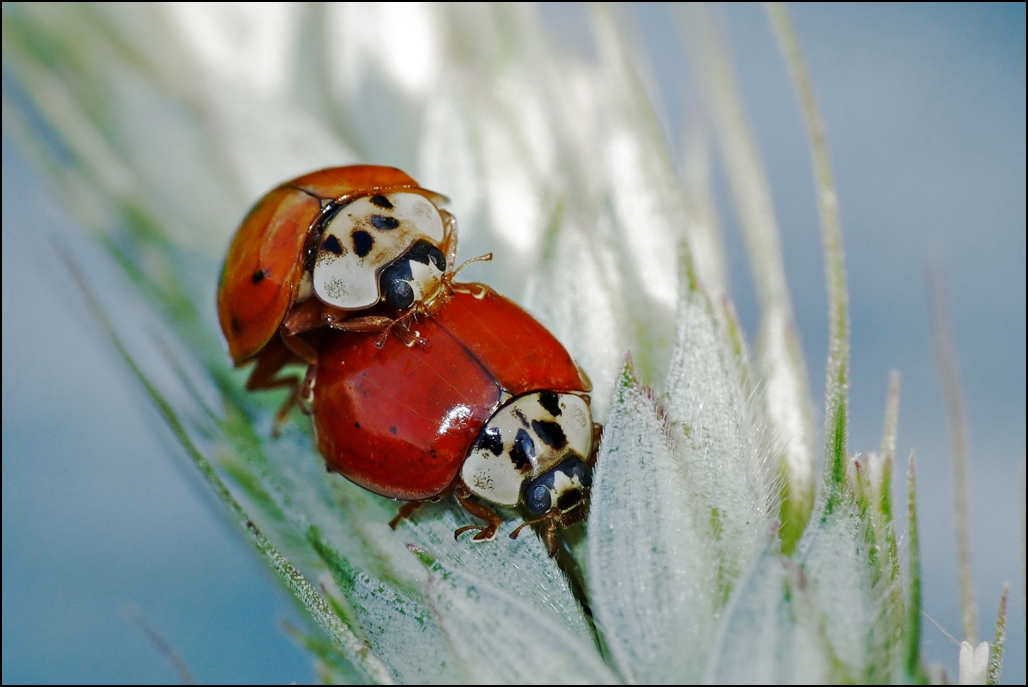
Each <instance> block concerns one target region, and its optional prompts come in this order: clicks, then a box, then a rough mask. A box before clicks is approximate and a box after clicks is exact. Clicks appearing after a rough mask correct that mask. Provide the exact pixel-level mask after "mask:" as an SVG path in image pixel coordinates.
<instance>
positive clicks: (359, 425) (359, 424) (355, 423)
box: [353, 422, 361, 429]
mask: <svg viewBox="0 0 1028 687" xmlns="http://www.w3.org/2000/svg"><path fill="white" fill-rule="evenodd" d="M353 426H354V427H356V428H357V429H360V428H361V423H359V422H354V423H353Z"/></svg>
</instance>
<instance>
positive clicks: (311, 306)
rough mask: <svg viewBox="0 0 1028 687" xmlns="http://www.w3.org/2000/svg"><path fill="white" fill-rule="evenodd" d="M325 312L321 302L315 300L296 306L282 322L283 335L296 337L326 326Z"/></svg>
mask: <svg viewBox="0 0 1028 687" xmlns="http://www.w3.org/2000/svg"><path fill="white" fill-rule="evenodd" d="M323 310H324V306H323V305H322V303H321V301H319V300H317V299H315V298H312V299H311V300H309V301H306V302H304V303H301V304H300V305H298V306H296V307H295V308H293V309H292V310H290V311H289V314H288V315H286V316H285V319H283V320H282V335H283V336H294V337H295V336H296V335H297V334H303V333H304V332H309V331H310V330H312V329H316V328H318V327H320V326H321V325H322V324H324V321H323V318H324V314H323V312H322V311H323Z"/></svg>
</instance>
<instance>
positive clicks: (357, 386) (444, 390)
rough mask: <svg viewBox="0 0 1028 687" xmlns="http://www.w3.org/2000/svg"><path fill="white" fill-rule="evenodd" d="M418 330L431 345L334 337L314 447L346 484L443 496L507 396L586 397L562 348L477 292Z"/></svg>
mask: <svg viewBox="0 0 1028 687" xmlns="http://www.w3.org/2000/svg"><path fill="white" fill-rule="evenodd" d="M460 287H461V288H462V289H464V288H468V287H471V288H472V290H473V291H474V292H475V293H474V294H471V293H461V292H459V293H457V294H455V296H454V297H453V299H452V300H450V301H449V302H448V303H446V304H445V305H444V306H443V307H442V308H441V309H440V310H439V311H437V312H436V313H435V314H434V315H433V316H432V317H428V318H425V319H423V320H421V321H419V322H418V323H416V324H415V325H414V326H413V327H412V329H415V330H417V332H418V333H419V334H420V336H422V337H423V338H425V339H426V340H427V344H426V345H425V346H424V347H421V346H419V345H413V346H407V345H405V344H404V343H403V342H402V341H401V340H400V338H399V337H397V336H392V335H391V336H390V337H389V338H388V339H387V341H386V343H385V345H384V346H383V347H382V348H376V347H375V341H376V339H377V338H378V335H377V334H355V333H350V332H346V333H338V334H334V335H333V339H332V341H331V342H330V343H329V344H328V345H327V346H326V348H325V349H324V350H323V351H322V353H321V357H320V362H319V365H318V369H317V381H316V384H315V387H314V401H313V415H314V423H315V430H316V432H317V437H318V447H319V449H320V450H321V453H322V455H323V456H324V457H325V460H326V461H328V463H329V464H330V465H331V466H332V467H333V468H334V469H336V470H337V471H339V472H340V473H341V474H342V475H343V476H345V477H346V478H347V479H349V480H351V481H353V482H355V483H357V484H359V485H361V486H362V487H365V488H366V489H369V490H371V491H373V492H375V493H378V494H381V495H383V496H388V497H391V498H397V499H403V500H409V501H410V500H419V499H426V498H431V497H434V496H438V495H441V494H443V493H445V492H446V491H447V490H448V489H449V488H450V486H451V485H452V483H453V480H454V478H455V477H456V475H457V473H458V472H459V470H460V468H461V465H462V464H463V462H464V458H465V456H466V455H467V453H468V450H469V449H470V447H471V446H472V444H473V443H474V441H475V439H476V438H477V437H478V434H479V432H480V431H481V429H482V427H483V426H484V425H485V423H486V422H487V421H488V419H489V418H490V417H491V416H492V414H493V413H494V412H495V411H496V409H497V408H498V407H499V405H500V403H501V402H502V401H503V400H505V398H506V397H505V396H504V393H503V392H507V393H509V394H511V395H515V396H516V395H519V394H522V393H526V392H528V391H536V390H539V389H551V390H554V391H585V390H586V384H585V383H584V382H583V380H582V379H581V375H580V374H579V372H578V369H577V368H576V367H575V364H574V362H573V361H572V360H571V357H570V356H569V355H568V353H567V351H565V350H564V347H563V346H561V344H560V342H559V341H557V340H556V339H555V338H554V337H553V335H552V334H550V333H549V332H548V331H547V330H546V329H545V328H544V327H543V326H542V325H540V324H539V323H538V322H536V321H535V320H534V319H532V317H531V316H530V315H528V314H527V313H526V312H525V311H524V310H522V309H521V308H519V307H518V306H516V305H515V304H514V303H512V302H511V301H509V300H507V299H506V298H503V297H502V296H499V295H497V294H495V293H494V292H492V291H491V290H489V289H487V288H486V287H479V285H467V284H462V285H460Z"/></svg>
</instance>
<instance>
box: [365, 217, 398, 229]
mask: <svg viewBox="0 0 1028 687" xmlns="http://www.w3.org/2000/svg"><path fill="white" fill-rule="evenodd" d="M368 221H369V222H371V226H373V227H375V228H376V229H378V230H380V231H389V230H390V229H395V228H396V227H398V226H400V220H398V219H396V218H395V217H386V216H385V215H372V216H371V217H369V218H368Z"/></svg>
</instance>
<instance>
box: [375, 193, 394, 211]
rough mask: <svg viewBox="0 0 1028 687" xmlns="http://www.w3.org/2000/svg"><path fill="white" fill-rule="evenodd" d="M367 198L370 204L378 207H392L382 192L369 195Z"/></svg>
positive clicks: (387, 208) (390, 208)
mask: <svg viewBox="0 0 1028 687" xmlns="http://www.w3.org/2000/svg"><path fill="white" fill-rule="evenodd" d="M369 200H370V201H371V204H372V205H374V206H376V207H380V208H382V209H383V210H392V209H393V204H392V203H390V202H389V199H388V198H386V197H385V196H383V195H382V194H376V195H373V196H371V198H369Z"/></svg>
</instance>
